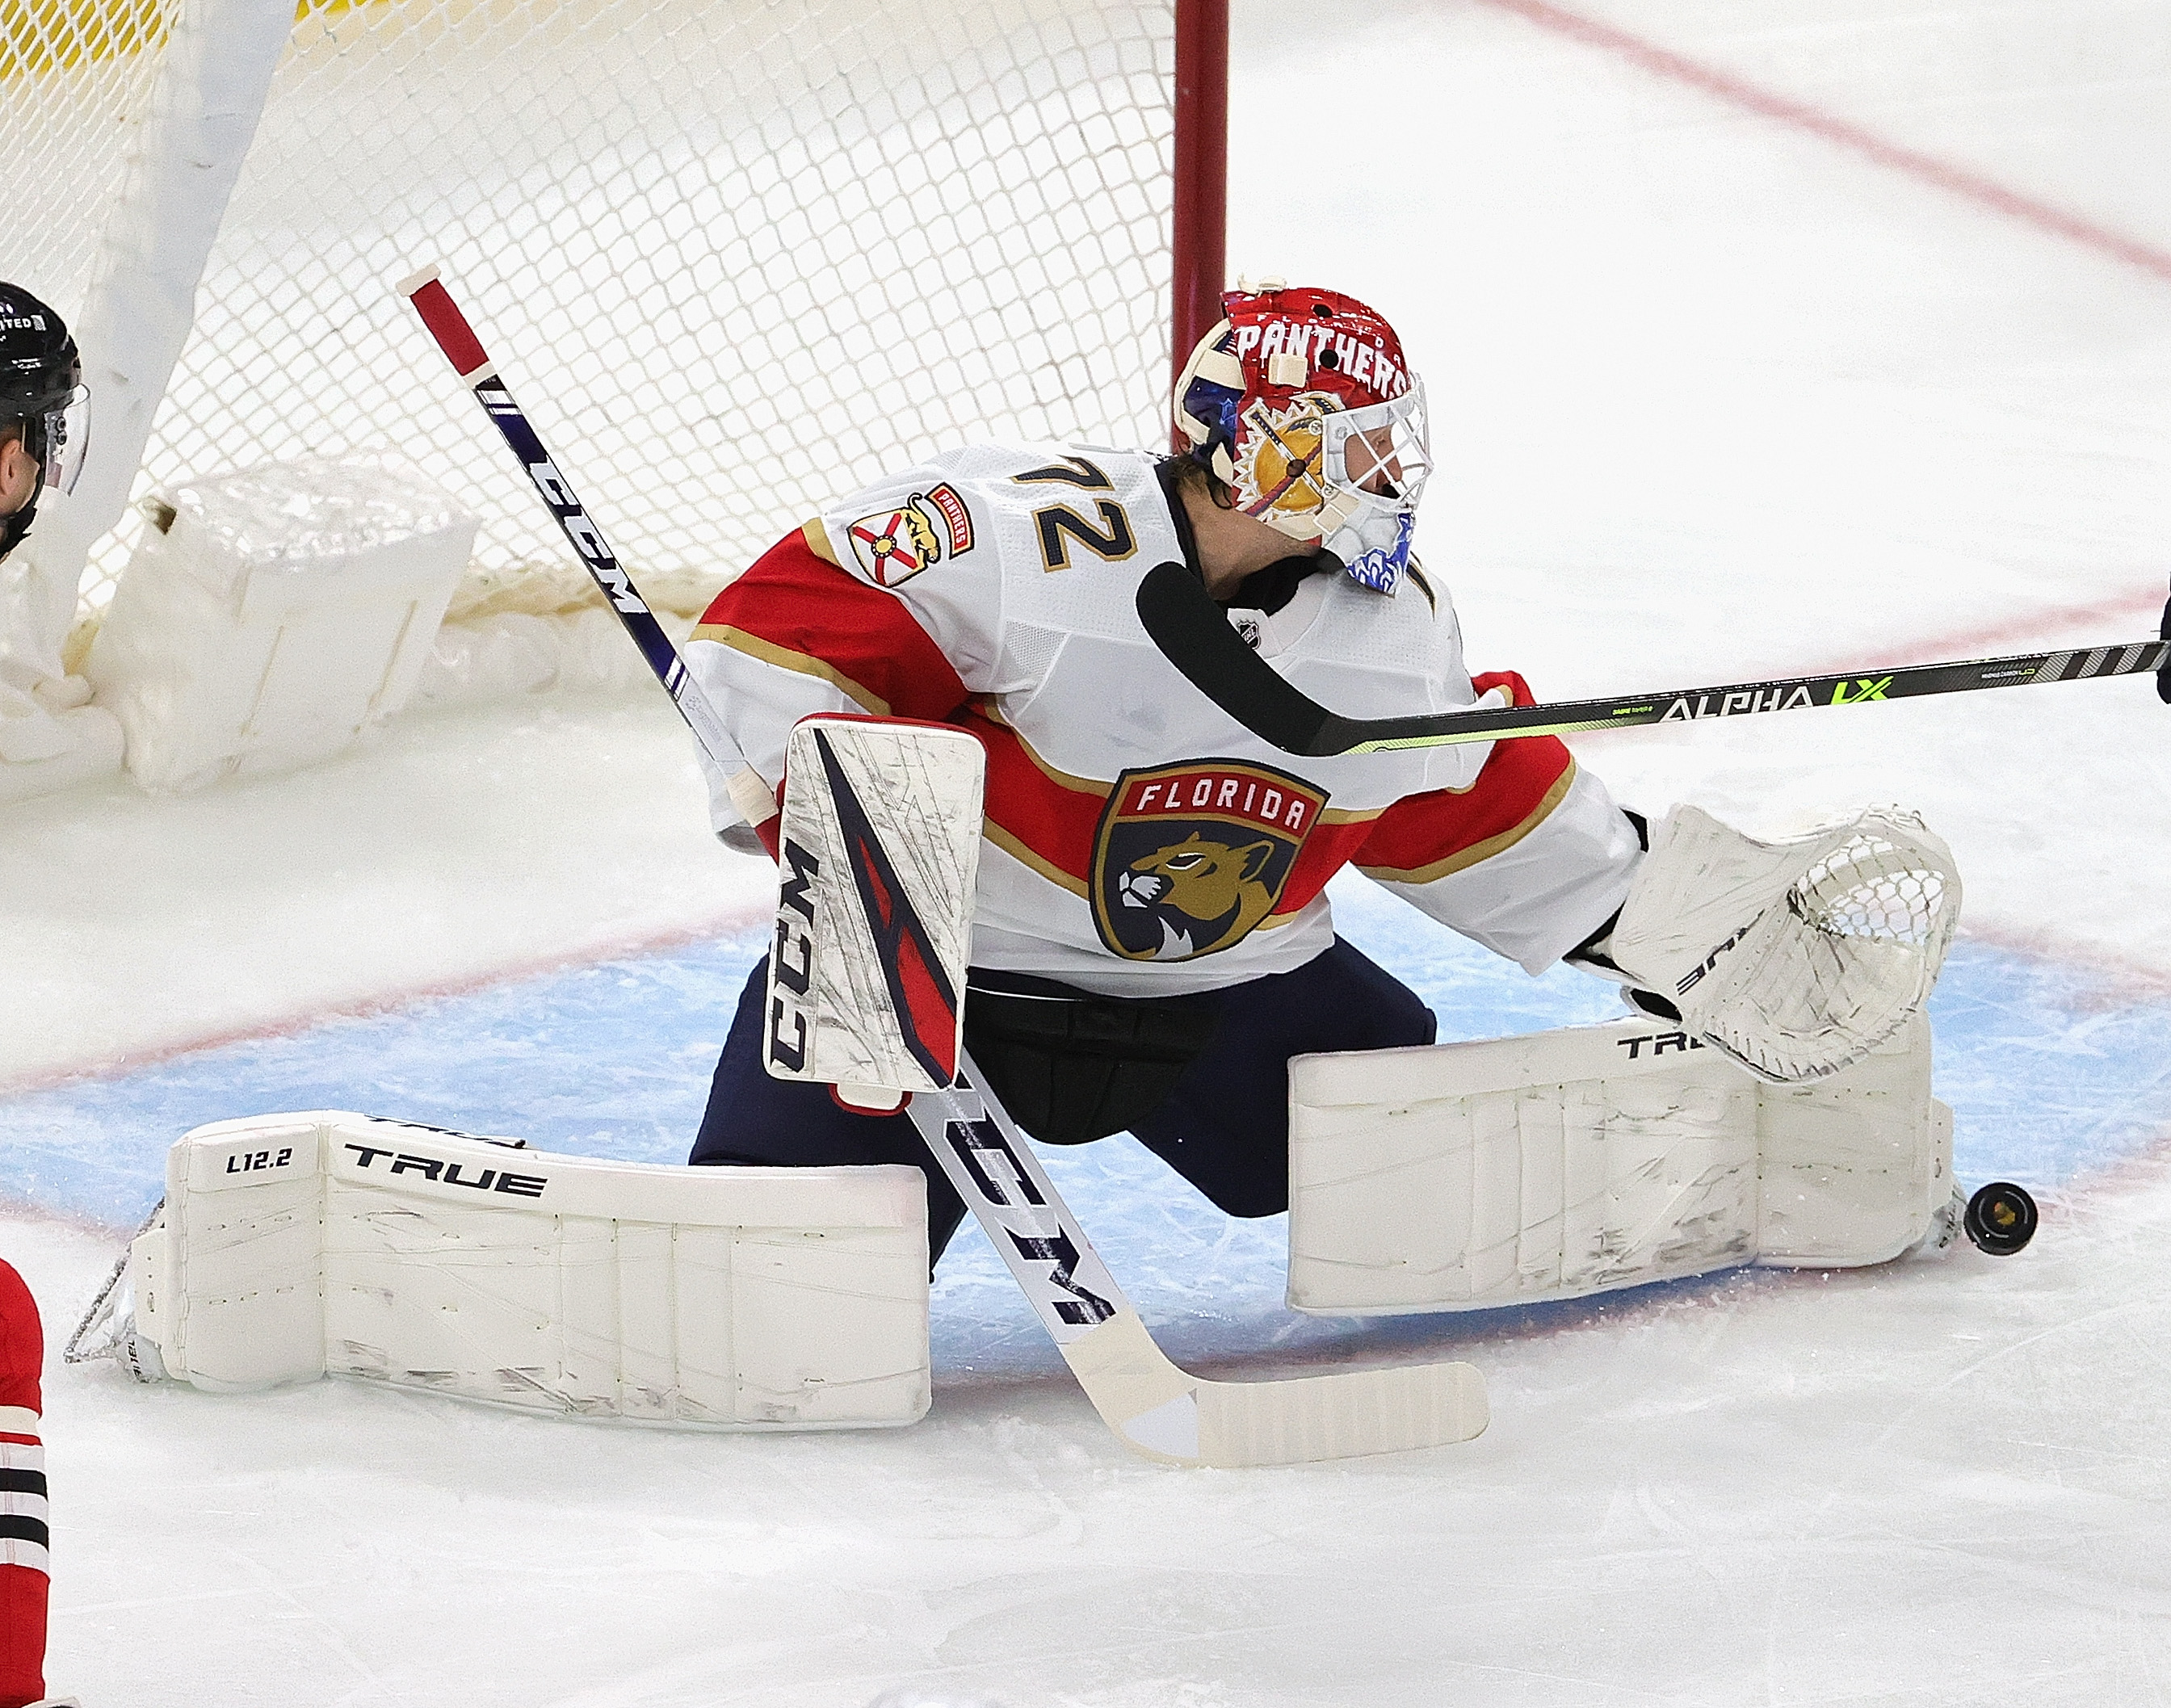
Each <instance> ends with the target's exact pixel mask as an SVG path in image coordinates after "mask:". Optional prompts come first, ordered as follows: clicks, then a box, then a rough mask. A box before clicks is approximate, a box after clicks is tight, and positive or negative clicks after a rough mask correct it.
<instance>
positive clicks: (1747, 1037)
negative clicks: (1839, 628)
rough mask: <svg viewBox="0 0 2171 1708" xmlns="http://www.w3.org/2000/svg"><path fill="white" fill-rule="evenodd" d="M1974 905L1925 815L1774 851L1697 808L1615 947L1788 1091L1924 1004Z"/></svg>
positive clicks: (1630, 968)
mask: <svg viewBox="0 0 2171 1708" xmlns="http://www.w3.org/2000/svg"><path fill="white" fill-rule="evenodd" d="M1959 908H1960V882H1959V874H1958V873H1957V872H1956V871H1955V870H1954V867H1953V857H1952V850H1951V849H1949V848H1947V847H1946V846H1945V844H1944V843H1943V840H1941V839H1940V838H1938V837H1937V836H1935V835H1934V834H1932V833H1931V832H1930V830H1929V829H1928V828H1927V827H1926V826H1925V825H1924V824H1923V823H1922V820H1921V819H1919V818H1917V817H1916V816H1915V815H1914V814H1912V813H1909V812H1902V811H1897V810H1896V809H1884V808H1873V809H1871V810H1870V811H1866V812H1863V813H1862V814H1860V815H1858V816H1857V817H1855V818H1853V819H1852V820H1851V821H1849V822H1847V823H1844V824H1841V825H1837V826H1834V827H1828V828H1826V829H1823V830H1820V831H1818V832H1816V833H1813V834H1811V835H1809V836H1804V837H1799V838H1794V839H1792V840H1790V841H1787V842H1780V843H1764V842H1758V841H1756V840H1755V839H1754V838H1750V837H1746V836H1744V835H1742V834H1741V833H1740V832H1739V831H1737V830H1734V829H1731V828H1730V827H1728V826H1726V825H1723V824H1721V823H1720V822H1718V820H1717V819H1715V818H1713V817H1711V815H1710V814H1709V813H1707V812H1703V811H1699V810H1698V809H1697V808H1696V807H1693V806H1681V807H1676V808H1675V810H1674V811H1672V812H1671V813H1670V814H1669V815H1668V817H1667V818H1666V820H1665V822H1664V823H1663V824H1661V825H1659V827H1658V828H1657V830H1656V831H1655V833H1654V835H1653V837H1652V842H1651V851H1650V854H1648V857H1647V858H1646V859H1645V860H1644V862H1643V866H1642V868H1641V870H1639V871H1638V874H1637V876H1636V882H1635V885H1634V886H1633V887H1632V889H1631V890H1630V891H1629V892H1628V899H1627V902H1625V903H1624V904H1623V906H1622V909H1621V914H1620V918H1619V919H1618V920H1617V922H1616V924H1615V925H1614V928H1613V931H1612V934H1611V937H1610V939H1609V940H1607V941H1606V942H1605V943H1604V944H1602V945H1599V948H1600V950H1601V952H1602V955H1603V956H1605V958H1607V959H1610V960H1611V961H1612V963H1613V964H1614V965H1616V966H1618V967H1619V968H1620V969H1621V971H1622V972H1623V973H1624V974H1625V975H1626V976H1627V977H1628V978H1629V979H1630V980H1631V981H1632V982H1633V983H1636V984H1638V985H1641V986H1643V987H1644V988H1648V989H1649V990H1651V991H1654V992H1655V993H1658V994H1659V995H1660V996H1662V997H1664V999H1666V1000H1667V1001H1669V1002H1670V1003H1672V1004H1675V1005H1676V1006H1677V1007H1678V1008H1679V1009H1680V1010H1681V1020H1682V1022H1683V1024H1684V1025H1686V1027H1687V1028H1688V1030H1689V1031H1691V1032H1693V1033H1695V1034H1697V1036H1701V1037H1702V1038H1704V1039H1705V1040H1707V1041H1708V1042H1710V1043H1712V1044H1713V1045H1715V1046H1717V1047H1718V1048H1719V1049H1721V1050H1723V1051H1724V1052H1726V1053H1727V1054H1728V1055H1729V1056H1731V1057H1734V1059H1735V1060H1736V1061H1738V1062H1739V1063H1741V1064H1742V1065H1743V1066H1745V1067H1746V1068H1749V1069H1750V1071H1751V1072H1753V1073H1755V1074H1759V1075H1761V1077H1763V1078H1764V1079H1770V1080H1773V1081H1777V1082H1780V1083H1785V1082H1788V1081H1793V1080H1802V1079H1820V1078H1822V1077H1824V1076H1825V1075H1827V1074H1836V1073H1838V1072H1839V1071H1840V1070H1841V1068H1846V1067H1847V1066H1848V1065H1849V1064H1850V1063H1854V1062H1857V1061H1859V1060H1861V1059H1862V1057H1864V1056H1866V1055H1868V1053H1869V1052H1870V1051H1872V1050H1873V1049H1875V1048H1876V1047H1878V1046H1879V1044H1880V1043H1882V1042H1884V1041H1885V1040H1886V1039H1888V1038H1890V1036H1892V1035H1893V1034H1894V1033H1895V1032H1896V1031H1899V1029H1900V1027H1901V1026H1902V1025H1905V1024H1906V1020H1907V1019H1908V1017H1909V1016H1910V1015H1913V1014H1915V1013H1916V1011H1917V1010H1919V1009H1921V1008H1922V1005H1923V1004H1924V1003H1925V1002H1927V1000H1928V999H1929V995H1930V991H1931V988H1932V986H1934V985H1935V984H1936V983H1937V980H1938V970H1939V968H1940V967H1941V966H1943V964H1944V958H1945V950H1946V949H1947V948H1948V947H1949V945H1950V944H1951V942H1952V937H1953V929H1954V926H1955V925H1956V924H1958V923H1959Z"/></svg>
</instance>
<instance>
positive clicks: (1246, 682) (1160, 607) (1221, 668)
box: [1137, 563, 2171, 758]
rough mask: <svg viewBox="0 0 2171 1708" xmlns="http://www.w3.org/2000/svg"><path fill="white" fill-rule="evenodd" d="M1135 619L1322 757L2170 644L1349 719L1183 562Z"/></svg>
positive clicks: (2066, 674) (1861, 689)
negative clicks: (1277, 658) (1296, 682)
mask: <svg viewBox="0 0 2171 1708" xmlns="http://www.w3.org/2000/svg"><path fill="white" fill-rule="evenodd" d="M1137 603H1138V611H1139V621H1140V622H1142V623H1144V624H1145V629H1146V633H1147V634H1149V635H1150V636H1152V638H1153V643H1154V645H1155V646H1157V647H1159V648H1160V649H1161V653H1162V656H1165V657H1166V659H1167V660H1168V661H1169V662H1170V663H1171V664H1173V665H1174V666H1175V667H1177V669H1178V670H1180V671H1181V672H1183V674H1184V676H1185V677H1187V678H1188V679H1189V681H1190V682H1191V683H1192V685H1193V687H1194V688H1198V691H1199V692H1200V693H1203V694H1204V695H1205V696H1206V697H1207V699H1210V700H1212V701H1213V702H1214V704H1216V705H1218V706H1219V707H1220V708H1221V709H1222V710H1223V711H1225V712H1226V713H1228V714H1229V715H1230V717H1232V718H1234V719H1235V720H1236V721H1237V722H1238V723H1240V724H1241V725H1243V726H1244V727H1245V728H1246V729H1247V730H1249V731H1251V732H1252V734H1253V735H1255V736H1258V737H1259V738H1260V740H1262V741H1265V742H1272V743H1273V745H1274V746H1275V747H1279V748H1280V749H1281V750H1282V751H1283V752H1285V753H1297V754H1302V755H1305V756H1306V757H1309V758H1326V757H1328V756H1331V755H1334V754H1340V753H1384V752H1392V751H1394V750H1396V749H1397V748H1402V747H1451V746H1453V745H1455V744H1456V743H1458V742H1498V741H1512V740H1514V739H1516V738H1518V737H1520V736H1567V735H1574V734H1578V733H1580V732H1582V731H1589V730H1617V729H1626V728H1632V727H1634V726H1636V725H1643V724H1670V723H1699V722H1702V721H1703V720H1706V719H1709V718H1734V717H1744V716H1749V715H1754V714H1756V713H1759V712H1785V711H1793V710H1794V709H1796V708H1798V707H1803V706H1848V705H1859V704H1864V703H1866V702H1868V701H1871V700H1896V699H1914V698H1915V697H1916V696H1918V695H1922V694H1933V693H1973V692H1975V690H1976V689H1978V688H2034V687H2040V685H2042V684H2043V683H2053V682H2084V681H2088V680H2089V679H2091V678H2093V677H2104V676H2142V675H2148V674H2152V673H2153V672H2157V671H2158V670H2161V669H2162V668H2163V667H2164V664H2165V662H2166V660H2167V658H2171V640H2136V641H2130V642H2126V643H2125V644H2122V645H2109V646H2096V647H2079V648H2075V649H2072V650H2069V651H2062V652H2029V653H2022V654H2019V655H2018V656H2014V657H2011V658H1979V659H1971V660H1967V661H1961V662H1956V663H1950V664H1915V665H1907V666H1903V667H1900V668H1898V669H1895V670H1868V671H1850V672H1845V673H1843V674H1840V675H1833V676H1799V677H1776V678H1774V679H1772V680H1770V681H1766V682H1738V683H1728V684H1727V685H1726V686H1724V687H1723V688H1664V689H1661V690H1660V691H1659V692H1658V693H1638V694H1617V695H1614V696H1612V697H1611V698H1609V699H1588V700H1557V701H1554V702H1553V703H1552V704H1546V705H1534V706H1508V707H1504V708H1499V709H1494V708H1491V707H1488V708H1485V709H1482V710H1477V711H1466V712H1428V713H1423V714H1420V715H1417V716H1414V717H1403V718H1348V717H1343V715H1341V714H1340V713H1338V712H1335V711H1332V710H1329V709H1327V707H1325V706H1323V705H1321V704H1320V703H1319V702H1318V701H1317V700H1315V699H1312V698H1311V696H1309V695H1308V694H1306V693H1304V691H1303V690H1302V689H1300V688H1296V687H1295V686H1293V685H1292V684H1291V683H1289V682H1287V681H1286V680H1284V678H1283V677H1282V676H1281V675H1280V674H1279V673H1278V672H1277V671H1275V669H1274V668H1273V666H1272V665H1270V664H1268V662H1267V661H1265V660H1264V659H1262V658H1261V657H1260V656H1258V654H1257V653H1256V652H1254V651H1252V649H1251V648H1250V647H1249V646H1247V645H1245V643H1244V640H1243V637H1242V636H1241V635H1240V634H1237V633H1236V630H1235V629H1232V628H1230V625H1229V618H1228V616H1227V613H1225V612H1224V611H1223V610H1222V608H1220V606H1219V605H1217V604H1215V603H1214V600H1213V598H1212V597H1211V596H1210V595H1209V593H1208V592H1207V591H1206V589H1205V587H1204V586H1203V584H1201V582H1200V581H1199V579H1198V576H1195V575H1193V573H1192V572H1191V571H1190V570H1187V569H1186V568H1185V567H1184V566H1183V565H1182V564H1176V563H1168V564H1162V565H1159V566H1158V567H1156V568H1155V569H1151V570H1148V571H1147V572H1146V575H1145V578H1144V580H1143V581H1140V582H1139V591H1138V597H1137Z"/></svg>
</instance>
